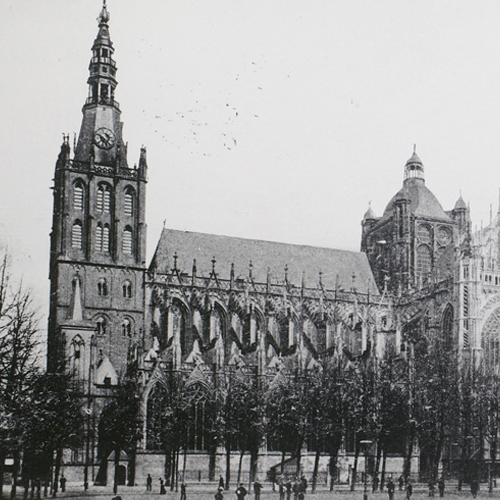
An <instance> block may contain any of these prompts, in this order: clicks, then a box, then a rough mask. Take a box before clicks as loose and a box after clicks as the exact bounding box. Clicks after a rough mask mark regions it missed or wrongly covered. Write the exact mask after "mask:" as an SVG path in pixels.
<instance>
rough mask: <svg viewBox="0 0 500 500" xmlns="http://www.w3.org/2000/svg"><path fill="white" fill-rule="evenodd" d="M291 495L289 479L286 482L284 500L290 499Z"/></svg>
mask: <svg viewBox="0 0 500 500" xmlns="http://www.w3.org/2000/svg"><path fill="white" fill-rule="evenodd" d="M291 496H292V482H291V481H290V479H289V480H288V481H287V482H286V500H290V497H291Z"/></svg>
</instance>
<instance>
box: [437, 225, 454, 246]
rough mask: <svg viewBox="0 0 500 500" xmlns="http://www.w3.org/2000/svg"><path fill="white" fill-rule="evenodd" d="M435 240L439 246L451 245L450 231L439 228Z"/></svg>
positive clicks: (445, 228)
mask: <svg viewBox="0 0 500 500" xmlns="http://www.w3.org/2000/svg"><path fill="white" fill-rule="evenodd" d="M437 239H438V241H439V243H440V244H441V245H449V244H450V243H451V231H450V230H449V229H448V228H447V227H440V228H439V229H438V232H437Z"/></svg>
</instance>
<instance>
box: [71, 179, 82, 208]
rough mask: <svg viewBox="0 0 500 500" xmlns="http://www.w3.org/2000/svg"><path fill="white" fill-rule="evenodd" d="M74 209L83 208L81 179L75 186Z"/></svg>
mask: <svg viewBox="0 0 500 500" xmlns="http://www.w3.org/2000/svg"><path fill="white" fill-rule="evenodd" d="M73 210H83V185H82V183H81V182H79V181H77V182H75V185H74V187H73Z"/></svg>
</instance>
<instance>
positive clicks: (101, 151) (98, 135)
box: [75, 0, 127, 168]
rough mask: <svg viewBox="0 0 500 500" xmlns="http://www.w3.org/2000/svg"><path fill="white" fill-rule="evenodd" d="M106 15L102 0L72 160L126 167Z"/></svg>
mask: <svg viewBox="0 0 500 500" xmlns="http://www.w3.org/2000/svg"><path fill="white" fill-rule="evenodd" d="M109 20H110V15H109V12H108V9H107V6H106V0H104V1H103V6H102V10H101V12H100V13H99V16H98V17H97V23H98V27H99V30H98V33H97V36H96V38H95V40H94V43H93V45H92V57H91V59H90V64H89V77H88V79H87V84H88V96H87V99H86V100H85V104H84V106H83V121H82V126H81V128H80V134H79V137H78V143H77V146H76V150H75V160H76V161H79V162H89V161H93V162H94V163H96V164H103V165H109V166H115V167H116V166H118V167H121V168H127V158H126V151H127V149H126V146H125V145H124V143H123V139H122V125H123V124H122V123H121V121H120V114H121V113H120V106H119V104H118V102H116V101H115V89H116V86H117V85H118V82H117V80H116V63H115V61H114V59H113V54H114V52H115V49H114V48H113V43H112V42H111V37H110V34H109V24H108V23H109Z"/></svg>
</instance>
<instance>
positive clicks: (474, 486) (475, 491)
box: [470, 479, 479, 498]
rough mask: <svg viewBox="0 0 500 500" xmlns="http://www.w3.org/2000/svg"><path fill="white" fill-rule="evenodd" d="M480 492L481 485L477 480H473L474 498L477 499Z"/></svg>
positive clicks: (471, 485) (471, 486) (471, 490)
mask: <svg viewBox="0 0 500 500" xmlns="http://www.w3.org/2000/svg"><path fill="white" fill-rule="evenodd" d="M478 491H479V483H478V481H477V479H473V480H472V481H471V482H470V492H471V493H472V497H473V498H476V497H477V492H478Z"/></svg>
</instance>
